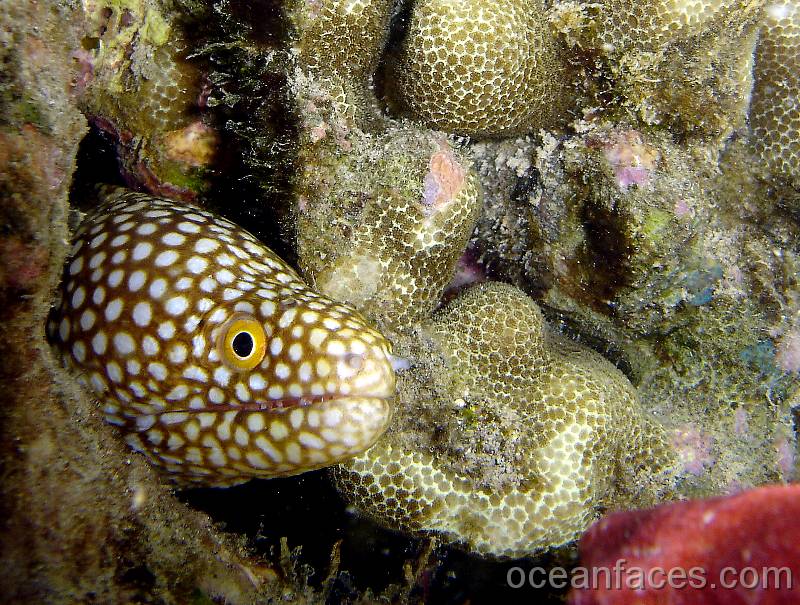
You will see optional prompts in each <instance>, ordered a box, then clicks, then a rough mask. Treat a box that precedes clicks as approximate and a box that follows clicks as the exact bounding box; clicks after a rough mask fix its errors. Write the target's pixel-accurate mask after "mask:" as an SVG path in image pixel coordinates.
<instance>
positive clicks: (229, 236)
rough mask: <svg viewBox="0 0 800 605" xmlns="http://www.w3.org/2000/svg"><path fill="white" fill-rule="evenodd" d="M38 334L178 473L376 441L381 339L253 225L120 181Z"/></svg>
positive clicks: (389, 382)
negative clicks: (127, 187) (314, 285)
mask: <svg viewBox="0 0 800 605" xmlns="http://www.w3.org/2000/svg"><path fill="white" fill-rule="evenodd" d="M48 335H49V337H50V339H51V341H52V342H53V343H55V344H56V345H57V347H58V348H59V349H60V351H61V352H62V354H63V356H64V358H65V359H66V360H67V361H68V362H69V363H70V364H71V365H72V366H73V367H74V368H76V369H77V371H78V372H79V375H80V380H81V381H82V382H84V383H85V384H86V385H87V386H88V388H90V389H91V390H92V391H93V392H94V394H95V395H96V396H97V397H98V399H99V400H100V401H101V403H102V406H103V412H104V413H105V416H106V419H107V420H108V421H109V422H110V423H112V424H115V425H118V426H119V427H120V428H121V430H122V431H123V433H124V434H125V439H126V441H127V442H128V444H130V445H131V447H133V448H134V449H136V450H138V451H140V452H142V453H144V454H146V455H147V456H148V457H149V458H150V459H151V460H152V461H153V462H154V463H156V464H157V465H159V466H161V467H163V468H164V469H166V470H167V471H169V472H171V473H175V474H176V476H177V478H178V479H179V480H181V481H188V482H194V483H200V484H205V485H232V484H235V483H239V482H242V481H246V480H248V479H251V478H253V477H274V476H281V475H292V474H297V473H302V472H305V471H308V470H311V469H315V468H320V467H323V466H328V465H331V464H334V463H336V462H338V461H341V460H343V459H346V458H348V457H350V456H353V455H355V454H357V453H360V452H362V451H364V450H365V449H366V448H368V447H369V446H370V445H372V444H373V443H374V442H375V440H376V439H378V437H380V435H381V434H382V433H383V432H384V430H385V429H386V425H387V423H388V421H389V417H390V413H391V398H392V397H393V395H394V391H395V377H394V372H393V370H392V367H391V363H390V356H389V354H390V351H389V349H390V345H389V343H388V342H387V341H386V339H385V338H384V337H383V336H382V335H381V334H380V333H378V332H377V331H375V330H374V329H373V328H371V327H370V326H369V325H368V324H367V323H366V321H365V319H364V318H363V317H362V316H361V315H360V314H359V313H358V312H356V311H355V310H353V309H352V308H350V307H348V306H346V305H342V304H339V303H337V302H334V301H332V300H330V299H328V298H326V297H324V296H322V295H321V294H318V293H316V292H314V291H313V290H311V289H309V287H308V286H307V285H306V284H305V283H304V282H303V281H302V280H301V279H300V278H299V277H298V275H297V274H296V273H295V272H294V271H293V270H292V269H291V268H290V267H289V266H287V265H286V264H285V263H284V262H283V261H282V260H281V259H280V258H278V257H277V256H276V255H275V254H274V253H273V252H272V251H271V250H269V249H268V248H266V247H265V246H264V245H263V244H261V243H260V242H259V241H258V240H257V239H256V238H255V237H253V236H252V235H250V234H249V233H247V232H246V231H244V230H242V229H240V228H239V227H237V226H236V225H234V224H233V223H230V222H228V221H226V220H224V219H221V218H219V217H216V216H214V215H212V214H210V213H208V212H204V211H202V210H199V209H197V208H192V207H189V206H183V205H180V204H176V203H175V202H171V201H168V200H163V199H158V198H154V197H151V196H148V195H144V194H139V193H133V192H130V191H123V190H118V191H116V192H115V193H113V194H111V195H109V196H107V197H106V199H105V201H104V203H103V204H102V205H101V206H100V207H98V208H97V209H96V210H95V211H94V212H93V213H92V214H90V215H89V216H87V218H86V219H85V221H84V222H83V223H82V225H81V226H80V228H79V230H78V232H77V234H76V238H75V242H74V246H73V248H72V252H71V258H70V259H69V260H68V261H67V264H66V266H65V268H64V278H63V283H62V291H61V301H60V302H59V303H58V305H57V306H56V307H55V308H54V309H53V312H52V313H51V317H50V321H49V322H48Z"/></svg>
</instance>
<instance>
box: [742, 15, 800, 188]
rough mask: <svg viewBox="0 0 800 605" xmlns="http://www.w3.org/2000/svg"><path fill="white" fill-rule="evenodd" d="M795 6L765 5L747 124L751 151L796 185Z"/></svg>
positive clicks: (799, 166) (798, 27)
mask: <svg viewBox="0 0 800 605" xmlns="http://www.w3.org/2000/svg"><path fill="white" fill-rule="evenodd" d="M798 57H800V5H798V3H797V2H794V1H792V0H786V1H781V2H769V3H768V5H767V8H766V11H765V19H764V23H763V25H762V26H761V35H760V39H759V42H758V50H757V52H756V72H755V77H756V84H755V88H754V90H753V107H752V109H751V120H752V127H753V138H754V141H755V145H756V149H757V151H758V153H759V154H760V155H761V157H762V158H764V160H765V161H766V162H767V163H768V164H769V166H770V168H771V169H772V170H774V171H775V172H776V173H777V174H778V175H781V176H784V177H786V178H788V179H793V180H794V181H795V183H797V182H798V181H800V107H799V106H798V103H797V98H798V95H799V94H800V69H798V64H797V61H798Z"/></svg>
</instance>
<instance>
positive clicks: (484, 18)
mask: <svg viewBox="0 0 800 605" xmlns="http://www.w3.org/2000/svg"><path fill="white" fill-rule="evenodd" d="M544 14H545V9H544V6H543V5H542V4H540V3H539V2H538V1H537V0H510V1H507V2H499V3H496V4H495V5H492V6H489V5H487V4H486V3H485V2H481V1H480V0H423V1H420V2H416V3H415V5H414V11H413V15H412V17H411V22H410V24H409V26H408V32H407V34H406V37H405V39H404V41H403V43H402V47H401V49H400V51H399V52H398V55H397V57H394V58H390V60H389V64H390V68H389V76H388V77H389V79H390V80H391V81H392V82H393V83H392V84H391V85H390V86H391V91H390V94H394V95H395V96H396V101H397V103H398V105H399V107H400V110H401V111H403V112H405V113H407V114H408V115H410V116H411V117H413V118H415V119H417V120H419V121H421V122H423V123H424V124H425V125H427V126H428V127H430V128H433V129H436V130H443V131H446V132H453V133H457V134H462V135H472V136H497V135H504V134H505V135H507V134H513V133H519V132H527V131H532V130H536V129H538V128H549V127H552V126H553V125H554V124H555V123H556V120H557V119H558V118H560V117H563V116H564V114H565V109H566V107H565V105H567V104H568V100H567V98H566V84H567V83H566V81H565V71H566V70H565V65H564V64H563V63H562V55H561V53H560V49H559V47H558V43H557V40H556V38H555V36H554V34H553V33H552V32H551V31H550V29H549V28H548V24H547V21H546V19H545V17H544Z"/></svg>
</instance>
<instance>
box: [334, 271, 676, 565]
mask: <svg viewBox="0 0 800 605" xmlns="http://www.w3.org/2000/svg"><path fill="white" fill-rule="evenodd" d="M423 330H424V331H425V333H426V334H427V335H428V337H430V338H431V339H432V342H433V343H435V345H436V347H437V348H438V352H440V354H441V355H443V356H444V359H445V368H446V369H445V372H446V373H447V377H448V378H447V382H448V384H449V389H448V392H447V393H446V395H445V398H446V399H445V401H444V402H443V403H442V404H441V405H442V408H441V409H440V410H439V411H438V413H437V416H438V418H439V420H438V425H439V426H438V427H436V428H437V430H441V428H442V427H443V426H456V423H455V422H454V421H448V420H446V419H445V417H446V416H448V415H452V416H455V417H459V416H460V414H461V411H460V409H459V408H458V407H454V402H455V401H461V402H462V403H461V406H469V409H470V413H471V414H472V415H474V416H475V417H476V418H475V420H474V421H473V423H471V424H472V426H471V427H470V428H469V429H464V428H461V429H460V430H459V429H458V428H453V429H451V430H452V431H453V432H452V433H451V434H450V435H449V436H448V437H447V438H445V439H444V441H443V442H442V443H438V442H437V441H438V440H437V439H436V438H435V437H434V433H435V430H434V427H433V426H431V427H429V429H428V431H429V432H430V433H429V437H428V439H429V441H428V442H427V443H425V442H423V443H424V445H422V444H419V443H416V444H415V445H413V446H412V445H411V442H412V440H410V438H409V437H408V436H407V435H405V434H404V431H406V430H408V428H409V426H410V425H411V424H412V423H413V421H412V419H410V418H399V419H398V420H397V422H398V426H397V428H396V429H395V431H393V432H392V433H391V434H389V435H388V436H387V437H386V438H385V439H383V440H381V441H380V442H379V443H378V444H377V445H375V446H374V447H373V448H372V449H370V450H369V451H368V452H366V453H365V454H363V455H361V456H359V457H357V458H355V459H354V460H352V461H351V462H348V463H346V464H344V465H342V466H340V467H338V468H337V469H336V470H335V473H334V474H335V477H336V481H337V484H338V486H339V488H340V489H341V490H343V492H344V493H345V494H347V495H348V497H349V498H351V499H352V500H353V501H354V502H355V503H356V505H357V506H358V507H359V508H360V509H362V510H364V511H366V512H367V514H369V515H370V516H372V517H374V518H376V519H378V520H379V521H380V522H382V523H386V524H388V525H390V526H391V527H400V528H402V529H405V530H407V531H412V532H419V531H423V530H426V531H431V530H434V531H437V532H441V534H443V535H444V536H445V537H446V538H448V539H450V540H453V541H456V542H459V543H461V544H462V545H463V546H465V547H466V548H468V549H470V550H474V551H476V552H479V553H482V554H490V555H494V556H501V557H522V556H526V555H529V554H531V553H533V552H536V551H538V550H544V549H546V548H549V547H554V546H560V545H562V544H564V543H566V542H569V541H570V540H573V539H575V538H576V537H578V536H579V535H580V534H581V532H583V530H584V529H585V528H586V527H587V526H588V525H589V523H591V521H593V520H594V519H595V518H597V515H598V511H599V510H600V509H601V508H603V507H619V506H631V505H636V504H638V505H643V504H648V503H653V502H655V501H656V500H657V499H658V497H663V496H664V495H665V492H666V491H668V489H669V475H670V472H671V469H672V468H673V466H674V454H673V453H672V449H671V447H670V446H669V445H668V444H667V441H666V437H665V433H664V431H663V430H662V429H661V427H659V426H658V425H657V424H656V423H654V422H653V421H652V420H651V419H649V418H648V417H647V416H646V414H644V413H643V411H642V410H641V408H640V406H639V403H638V402H637V399H636V393H635V391H634V389H633V387H632V386H631V384H630V383H629V382H628V380H627V379H626V378H625V377H624V376H623V375H622V374H621V373H620V372H619V370H617V369H616V368H614V367H613V366H612V365H611V364H610V363H608V362H607V361H606V360H604V359H603V358H602V357H601V356H600V355H598V354H596V353H594V352H592V351H590V350H588V349H585V348H583V347H581V346H579V345H576V344H575V343H573V342H570V341H568V340H566V339H564V338H563V337H560V336H558V335H556V334H554V333H552V332H550V331H549V330H548V328H547V326H546V324H545V323H544V320H543V319H542V315H541V313H540V311H539V309H538V307H537V306H536V304H535V303H534V302H533V301H532V300H531V299H530V298H528V297H527V296H525V295H524V294H523V293H522V292H520V291H519V290H516V289H515V288H513V287H511V286H507V285H504V284H499V283H491V282H490V283H487V284H483V285H479V286H475V287H473V288H472V289H470V290H468V291H467V292H466V293H465V294H464V295H462V296H461V297H460V298H458V299H456V300H455V301H453V302H452V303H451V304H450V305H448V306H447V307H446V308H445V309H443V310H442V311H441V312H439V313H437V314H436V315H435V316H434V318H433V320H432V321H429V322H426V323H425V324H424V326H423ZM461 409H463V407H462V408H461ZM489 419H491V421H489ZM488 422H491V424H492V425H494V430H495V431H497V432H498V433H499V434H497V435H495V437H494V439H490V438H489V437H488V436H487V434H486V433H485V432H483V431H482V430H481V428H480V427H481V425H483V424H484V423H488ZM475 441H477V443H475ZM484 448H485V450H484ZM482 450H483V451H482ZM489 452H491V454H489ZM476 458H477V459H478V460H479V462H477V463H475V459H476ZM482 458H483V460H481V459H482ZM483 465H508V467H509V468H508V469H507V470H506V474H505V477H504V478H503V479H498V478H497V477H494V478H492V479H489V478H488V477H491V473H490V472H489V471H488V470H487V468H482V466H483ZM467 469H469V470H467Z"/></svg>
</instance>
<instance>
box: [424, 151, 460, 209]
mask: <svg viewBox="0 0 800 605" xmlns="http://www.w3.org/2000/svg"><path fill="white" fill-rule="evenodd" d="M466 174H467V173H466V171H465V170H464V167H463V166H461V164H460V163H459V162H458V159H457V158H456V157H455V155H454V154H453V152H452V151H451V150H450V148H449V147H448V146H447V145H446V144H444V143H443V144H441V145H440V146H439V151H437V152H436V153H434V154H433V155H432V156H431V159H430V161H429V162H428V174H426V175H425V179H424V181H423V186H424V192H423V194H422V201H423V203H424V204H425V207H426V208H429V209H430V210H431V211H433V210H435V209H436V208H439V207H441V206H443V205H445V204H447V203H449V202H450V201H452V200H453V198H455V197H456V196H457V195H458V194H459V192H460V191H461V189H462V188H463V187H464V180H465V179H466Z"/></svg>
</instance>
